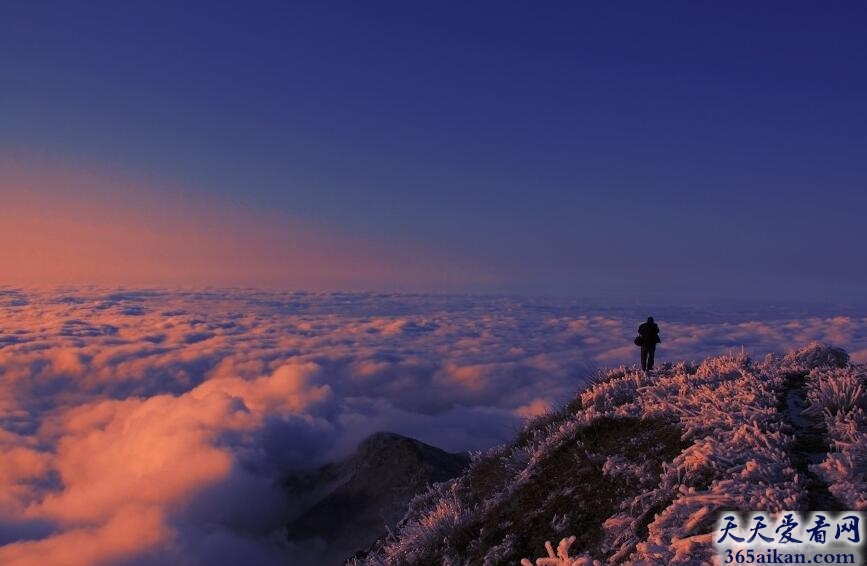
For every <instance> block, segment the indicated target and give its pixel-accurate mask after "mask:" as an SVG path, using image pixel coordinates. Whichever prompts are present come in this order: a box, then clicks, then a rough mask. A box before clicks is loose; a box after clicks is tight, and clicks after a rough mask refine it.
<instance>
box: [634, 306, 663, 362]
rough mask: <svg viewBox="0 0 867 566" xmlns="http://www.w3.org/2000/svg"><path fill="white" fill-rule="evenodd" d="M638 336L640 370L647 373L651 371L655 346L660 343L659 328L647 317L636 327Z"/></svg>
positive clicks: (651, 318) (650, 317)
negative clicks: (645, 320)
mask: <svg viewBox="0 0 867 566" xmlns="http://www.w3.org/2000/svg"><path fill="white" fill-rule="evenodd" d="M638 336H639V338H641V340H640V344H639V345H640V346H641V369H643V370H644V371H646V372H647V371H650V370H652V369H653V358H654V355H655V354H656V345H657V344H659V343H660V342H662V340H660V338H659V326H658V325H657V324H656V323H655V322H653V317H652V316H649V317H647V322H643V323H641V325H640V326H639V327H638Z"/></svg>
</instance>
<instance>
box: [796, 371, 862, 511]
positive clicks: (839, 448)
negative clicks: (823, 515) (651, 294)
mask: <svg viewBox="0 0 867 566" xmlns="http://www.w3.org/2000/svg"><path fill="white" fill-rule="evenodd" d="M807 391H808V399H809V403H810V405H809V407H808V408H807V409H806V410H805V411H804V412H805V413H808V414H812V415H814V416H820V417H821V418H822V421H823V422H824V425H825V427H826V428H827V434H828V439H829V441H830V448H831V450H830V451H829V452H828V454H827V456H826V457H825V459H824V461H823V462H821V463H820V464H818V465H814V466H812V468H811V469H812V470H813V472H814V473H816V474H817V475H819V476H820V477H821V478H822V479H823V480H825V482H826V483H827V484H828V490H829V491H830V492H831V493H832V494H833V495H834V496H835V497H836V498H837V499H839V500H840V502H841V503H843V505H844V506H845V507H846V508H847V509H856V510H859V511H864V510H867V418H865V409H867V371H865V368H864V367H863V366H860V367H858V366H843V367H833V368H817V369H814V370H812V371H811V372H810V373H809V374H808V376H807Z"/></svg>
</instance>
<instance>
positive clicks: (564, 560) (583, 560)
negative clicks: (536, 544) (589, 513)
mask: <svg viewBox="0 0 867 566" xmlns="http://www.w3.org/2000/svg"><path fill="white" fill-rule="evenodd" d="M574 542H575V537H569V538H564V539H563V540H561V541H560V544H558V545H557V552H556V553H555V552H554V547H552V546H551V541H545V550H547V551H548V556H547V557H545V558H537V559H536V566H594V565H598V564H601V562H599V561H598V560H593V557H591V556H589V555H586V554H584V555H579V556H570V555H569V547H571V546H572V543H574ZM521 566H533V563H532V562H530V561H529V560H527V559H526V558H524V559H522V560H521Z"/></svg>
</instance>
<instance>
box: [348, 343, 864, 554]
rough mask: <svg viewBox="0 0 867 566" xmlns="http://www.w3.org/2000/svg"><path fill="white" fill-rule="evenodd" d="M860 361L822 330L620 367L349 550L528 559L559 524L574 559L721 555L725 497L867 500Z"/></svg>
mask: <svg viewBox="0 0 867 566" xmlns="http://www.w3.org/2000/svg"><path fill="white" fill-rule="evenodd" d="M865 376H867V372H865V368H864V366H860V365H853V364H851V363H850V361H849V357H848V354H847V353H846V352H845V351H843V350H841V349H839V348H834V347H832V346H828V345H822V344H811V345H809V346H806V347H804V348H801V349H799V350H795V351H792V352H789V353H788V354H786V355H784V356H779V355H769V356H767V357H765V358H764V359H763V360H761V361H753V360H752V359H750V358H749V356H747V355H746V354H745V353H741V354H740V355H728V356H719V357H714V358H708V359H706V360H704V361H703V362H701V363H700V364H696V363H685V362H681V363H677V364H665V365H664V366H663V367H662V368H661V370H660V371H659V372H658V373H656V374H652V375H649V376H648V375H645V374H643V373H642V372H640V371H638V370H636V369H634V368H624V367H621V368H617V369H614V370H611V371H609V372H607V373H605V374H602V375H600V376H599V377H598V378H597V379H596V380H594V381H593V382H592V383H590V384H589V385H588V386H587V388H586V389H584V390H582V391H581V392H580V393H579V394H578V395H577V396H576V398H575V399H574V400H573V401H572V402H571V403H569V404H568V405H566V406H565V407H563V408H562V409H561V410H560V411H557V412H555V413H550V414H548V415H545V416H543V417H540V418H537V419H535V420H534V421H531V422H529V423H528V424H527V426H526V427H525V428H524V429H523V430H522V431H521V432H520V433H519V434H518V436H517V438H516V439H515V440H514V442H512V443H510V444H506V445H503V446H498V447H495V448H492V449H490V450H488V451H487V452H485V453H482V454H478V455H475V456H474V458H473V461H472V463H471V464H470V466H469V468H468V469H467V470H466V471H465V472H464V473H463V474H462V475H461V476H459V477H457V478H456V479H454V480H452V481H449V482H447V483H441V484H436V485H434V486H432V487H431V488H430V489H428V490H427V491H426V492H425V493H424V494H422V495H420V496H418V497H416V498H414V499H413V501H412V502H411V503H410V506H409V510H408V512H407V514H406V516H405V517H404V518H403V519H402V520H401V521H400V523H399V524H398V527H397V528H396V529H395V530H394V531H393V532H392V533H391V534H390V535H389V536H388V537H386V538H385V539H382V540H380V541H379V542H378V543H377V544H376V545H375V546H374V547H373V548H371V549H370V550H369V552H368V553H367V554H366V555H365V556H363V557H357V558H355V559H353V560H350V562H349V563H350V564H353V565H355V566H361V565H365V566H374V565H375V566H397V565H408V564H424V565H427V564H431V565H433V564H481V565H485V566H495V565H497V564H517V563H519V562H521V561H522V560H523V562H521V563H523V564H530V565H532V564H533V562H532V561H531V559H532V557H534V556H546V554H547V553H548V552H549V551H548V550H547V549H546V541H550V540H554V541H557V540H560V539H563V544H566V543H570V544H572V545H573V547H572V552H575V553H576V555H575V556H574V557H570V559H569V562H568V563H569V564H602V563H611V564H620V563H629V564H663V563H664V564H697V563H710V562H712V561H714V560H715V558H716V554H715V553H716V551H715V548H714V547H713V541H712V537H713V530H714V527H715V520H716V517H717V515H718V512H719V511H721V510H738V511H749V510H764V511H769V512H780V511H784V510H788V511H793V510H808V509H811V506H812V505H816V504H819V503H821V504H823V505H824V506H829V507H831V506H833V507H837V508H840V509H855V510H865V509H867V495H865V493H867V481H865V480H867V478H865V470H867V466H865V462H867V440H865V438H867V435H865V434H864V433H865V432H867V420H865V419H864V418H863V417H864V411H865V410H867V394H865V391H867V377H865ZM806 432H809V433H810V434H809V435H807V436H806V437H805V438H804V439H802V440H800V441H799V440H798V437H799V436H802V435H804V433H806ZM567 546H568V545H567ZM528 558H529V559H528ZM542 563H548V562H543V559H540V562H539V564H542ZM563 563H566V562H563Z"/></svg>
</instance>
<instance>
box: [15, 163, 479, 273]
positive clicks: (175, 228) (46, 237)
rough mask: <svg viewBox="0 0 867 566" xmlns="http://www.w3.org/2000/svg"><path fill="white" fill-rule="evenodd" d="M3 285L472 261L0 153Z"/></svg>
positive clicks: (418, 269)
mask: <svg viewBox="0 0 867 566" xmlns="http://www.w3.org/2000/svg"><path fill="white" fill-rule="evenodd" d="M0 194H2V195H3V203H2V206H0V241H2V242H3V245H2V246H0V267H2V271H3V283H4V284H7V285H8V284H18V285H25V286H28V287H32V286H52V285H67V284H73V285H88V284H89V285H132V286H137V287H146V286H166V285H173V286H201V285H212V286H217V287H226V286H251V287H266V288H302V289H304V288H314V289H334V288H344V289H364V288H372V289H403V290H414V289H415V290H418V289H431V288H441V289H449V288H453V287H457V286H461V285H464V286H472V285H477V284H478V283H479V282H481V281H483V278H482V277H481V276H480V275H479V274H478V273H474V271H475V270H473V269H470V268H469V267H467V266H466V265H459V264H457V263H456V262H454V261H452V262H448V261H446V260H445V259H444V258H441V257H437V256H436V255H435V254H426V253H425V252H424V250H421V249H416V250H407V249H405V248H401V247H400V246H397V245H390V244H388V243H386V242H377V241H375V240H373V239H371V238H369V237H367V236H365V235H359V234H353V233H350V232H349V231H347V230H344V229H340V228H337V227H325V226H322V225H316V224H314V223H312V222H309V221H306V220H304V219H302V218H300V217H298V216H297V215H294V214H291V213H289V212H279V213H277V212H269V211H265V210H258V209H252V208H247V207H240V206H233V205H232V203H230V202H229V201H228V200H226V199H213V200H210V201H207V200H204V201H203V200H202V199H200V198H193V197H192V196H191V195H189V194H183V193H180V194H179V193H178V191H177V190H175V191H172V190H170V189H166V188H164V187H159V186H156V187H155V186H153V184H150V185H149V184H148V183H147V182H146V181H140V180H136V179H131V178H129V177H124V176H121V175H118V174H113V173H109V172H106V171H98V170H97V171H95V170H93V169H87V170H84V169H81V168H74V167H66V168H62V167H57V166H49V165H33V164H29V165H27V166H21V165H18V164H10V163H8V162H7V163H2V162H0Z"/></svg>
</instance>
